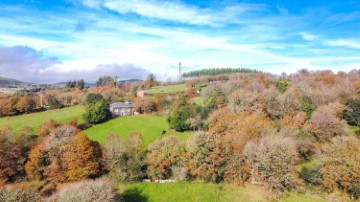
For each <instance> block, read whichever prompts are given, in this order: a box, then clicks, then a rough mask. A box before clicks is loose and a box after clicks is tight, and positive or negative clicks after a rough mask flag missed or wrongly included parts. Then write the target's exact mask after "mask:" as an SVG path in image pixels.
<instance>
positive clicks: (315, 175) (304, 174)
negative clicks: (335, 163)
mask: <svg viewBox="0 0 360 202" xmlns="http://www.w3.org/2000/svg"><path fill="white" fill-rule="evenodd" d="M300 176H301V178H302V179H303V180H304V181H305V182H306V183H307V184H310V185H320V184H321V183H322V175H321V173H320V171H319V168H308V167H304V168H302V169H301V171H300Z"/></svg>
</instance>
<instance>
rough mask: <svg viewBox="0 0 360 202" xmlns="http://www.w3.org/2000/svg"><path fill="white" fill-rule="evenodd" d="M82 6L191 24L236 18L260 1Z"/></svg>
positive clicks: (92, 1)
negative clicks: (217, 5) (208, 5)
mask: <svg viewBox="0 0 360 202" xmlns="http://www.w3.org/2000/svg"><path fill="white" fill-rule="evenodd" d="M82 2H83V4H84V5H86V6H89V7H91V8H98V9H99V8H101V7H104V8H106V9H109V10H112V11H115V12H118V13H120V14H136V15H140V16H143V17H146V18H153V19H159V20H166V21H172V22H178V23H186V24H192V25H212V26H223V25H224V24H227V23H229V22H234V21H236V20H237V18H236V17H238V16H240V15H244V14H245V13H248V12H253V11H259V10H264V9H265V8H266V6H265V5H263V4H246V3H242V4H232V5H229V6H225V7H223V8H220V9H217V10H214V9H209V8H199V7H196V6H190V5H187V4H184V3H181V2H179V1H169V0H165V1H163V0H126V1H118V0H102V1H99V0H83V1H82Z"/></svg>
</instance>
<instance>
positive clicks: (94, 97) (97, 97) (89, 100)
mask: <svg viewBox="0 0 360 202" xmlns="http://www.w3.org/2000/svg"><path fill="white" fill-rule="evenodd" d="M103 100H104V97H103V96H102V95H101V94H97V93H90V94H89V95H88V96H87V97H86V100H85V104H86V105H89V104H95V103H97V102H99V101H103Z"/></svg>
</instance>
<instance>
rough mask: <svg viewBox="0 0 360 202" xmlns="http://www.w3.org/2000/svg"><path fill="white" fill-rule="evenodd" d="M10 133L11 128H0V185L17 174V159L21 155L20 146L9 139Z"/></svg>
mask: <svg viewBox="0 0 360 202" xmlns="http://www.w3.org/2000/svg"><path fill="white" fill-rule="evenodd" d="M11 135H12V132H11V130H9V131H1V130H0V185H1V184H2V183H6V182H7V181H10V180H11V179H12V178H13V177H14V176H15V175H16V174H17V166H18V163H19V162H18V159H19V158H20V157H21V148H20V146H19V145H18V144H16V143H14V142H12V141H10V138H9V137H11Z"/></svg>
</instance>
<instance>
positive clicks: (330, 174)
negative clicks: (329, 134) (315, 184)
mask: <svg viewBox="0 0 360 202" xmlns="http://www.w3.org/2000/svg"><path fill="white" fill-rule="evenodd" d="M359 145H360V140H359V139H358V138H356V137H355V136H339V137H335V138H333V139H332V140H331V143H330V144H328V145H327V146H326V147H324V153H323V155H322V158H321V160H322V162H324V163H323V167H322V168H321V169H320V172H321V174H322V176H323V179H324V180H323V183H322V185H323V186H324V188H325V189H326V190H328V191H333V190H335V189H337V188H339V189H341V190H345V191H347V192H349V193H350V192H351V191H352V190H356V187H354V186H356V185H357V184H359V183H360V161H359V159H360V147H359Z"/></svg>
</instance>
